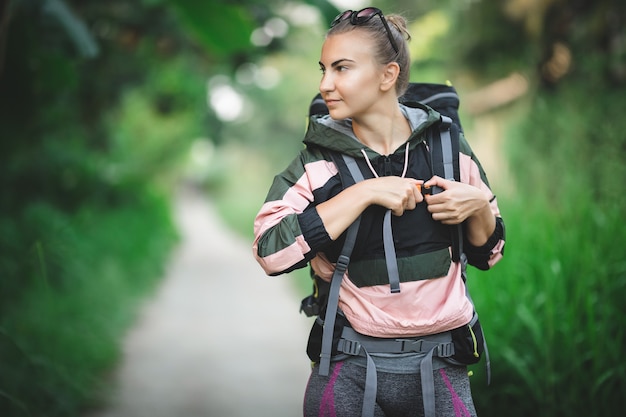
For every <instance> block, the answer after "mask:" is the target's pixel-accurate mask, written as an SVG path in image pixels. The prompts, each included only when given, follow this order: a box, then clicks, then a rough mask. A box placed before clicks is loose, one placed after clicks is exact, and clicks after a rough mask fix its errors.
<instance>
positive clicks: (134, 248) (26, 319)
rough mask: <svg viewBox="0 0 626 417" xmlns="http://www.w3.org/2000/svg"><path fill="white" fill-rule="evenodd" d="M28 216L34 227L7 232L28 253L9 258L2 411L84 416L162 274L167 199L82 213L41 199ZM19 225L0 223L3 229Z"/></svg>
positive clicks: (0, 332) (168, 230) (0, 346)
mask: <svg viewBox="0 0 626 417" xmlns="http://www.w3.org/2000/svg"><path fill="white" fill-rule="evenodd" d="M137 213H141V215H139V216H138V215H137ZM24 220H25V223H24V224H28V225H30V230H28V231H26V230H20V231H19V232H18V231H17V230H15V229H14V230H13V231H12V232H13V233H11V234H9V235H5V234H4V233H3V236H2V237H3V239H6V241H11V242H12V243H13V245H14V246H15V247H18V248H24V249H26V250H27V252H26V253H24V254H22V255H21V256H17V257H16V258H14V259H8V258H6V257H5V258H4V259H3V265H2V272H3V280H2V285H3V288H2V292H1V294H2V296H3V298H2V307H3V308H2V319H1V320H0V357H2V362H3V372H2V373H1V374H0V387H1V390H0V391H1V392H0V410H1V411H2V414H3V415H10V416H42V417H43V416H70V415H77V414H79V411H80V410H81V408H82V407H84V404H85V403H86V402H89V401H94V400H96V399H97V398H94V392H97V390H96V388H97V387H99V379H100V375H101V373H102V372H103V371H104V370H106V369H108V368H109V367H111V366H112V365H113V363H114V361H115V360H116V359H117V357H118V352H119V350H118V346H117V343H116V341H117V340H119V339H120V338H121V336H122V335H123V333H124V330H125V329H126V328H127V327H128V325H129V324H130V321H131V319H132V317H133V316H134V314H135V310H136V308H137V306H138V305H139V303H138V301H139V300H141V299H142V298H143V297H144V296H145V294H146V293H149V292H150V291H151V290H152V288H153V287H154V285H155V284H156V283H157V282H158V279H159V278H160V277H161V276H162V273H163V268H162V266H163V259H165V258H166V257H167V254H168V252H169V250H170V248H171V245H172V242H173V241H174V239H175V235H174V229H173V225H172V224H171V221H170V214H169V206H168V205H167V203H166V202H165V201H164V200H163V199H162V197H158V196H151V195H149V194H145V195H143V196H141V197H139V198H138V201H137V202H136V204H134V205H128V206H125V207H120V208H118V209H117V210H115V211H111V210H109V209H107V208H98V207H84V208H81V209H80V210H78V211H77V212H76V213H75V214H74V215H67V214H65V213H63V212H62V211H60V210H58V209H56V208H54V207H52V206H50V205H49V204H47V203H33V204H32V205H30V206H28V207H27V208H26V210H25V211H24ZM11 226H12V222H11V221H7V220H3V221H2V222H0V227H2V229H3V230H4V231H6V230H7V229H10V228H11ZM3 243H4V242H3ZM3 247H5V248H6V246H4V245H3ZM20 263H27V264H30V265H28V268H26V269H24V268H23V266H24V265H22V268H20V267H19V264H20ZM28 278H30V280H28ZM24 279H27V281H26V282H24ZM16 293H19V294H20V296H19V297H15V296H16ZM9 295H11V296H13V297H12V298H8V297H7V296H9ZM5 297H7V298H5Z"/></svg>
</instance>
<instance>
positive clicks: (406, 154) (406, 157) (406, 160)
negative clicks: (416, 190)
mask: <svg viewBox="0 0 626 417" xmlns="http://www.w3.org/2000/svg"><path fill="white" fill-rule="evenodd" d="M361 153H362V154H363V156H364V157H365V162H367V166H368V167H369V168H370V171H372V174H374V177H376V178H378V174H377V173H376V170H374V167H373V166H372V163H371V162H370V159H369V158H368V157H367V153H365V149H361ZM408 169H409V142H407V143H406V147H405V149H404V169H403V170H402V175H400V177H402V178H404V177H405V176H406V172H407V170H408Z"/></svg>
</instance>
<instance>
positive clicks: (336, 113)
mask: <svg viewBox="0 0 626 417" xmlns="http://www.w3.org/2000/svg"><path fill="white" fill-rule="evenodd" d="M373 49H374V43H373V41H372V40H371V39H370V38H369V37H368V36H367V35H366V34H364V33H363V32H362V31H360V30H358V29H357V30H353V31H350V32H346V33H340V34H334V35H331V36H329V37H327V38H326V40H325V41H324V44H323V45H322V54H321V57H320V69H321V70H322V74H323V75H322V80H321V82H320V93H321V94H322V97H323V98H324V101H325V102H326V105H327V106H328V110H329V113H330V116H331V117H332V118H333V119H346V118H353V119H358V118H359V116H362V115H364V114H366V113H367V112H368V111H370V110H371V109H372V106H373V105H374V104H376V102H377V101H378V100H379V99H380V94H381V90H380V88H379V87H380V84H381V82H382V79H383V78H382V74H383V66H382V65H380V64H379V63H377V62H376V60H375V58H374V53H373Z"/></svg>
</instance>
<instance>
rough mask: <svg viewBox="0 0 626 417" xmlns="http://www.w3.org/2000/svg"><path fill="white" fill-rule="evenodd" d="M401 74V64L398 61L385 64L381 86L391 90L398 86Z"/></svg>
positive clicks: (385, 89) (383, 88) (384, 89)
mask: <svg viewBox="0 0 626 417" xmlns="http://www.w3.org/2000/svg"><path fill="white" fill-rule="evenodd" d="M399 75H400V65H398V63H397V62H390V63H388V64H387V65H385V68H384V69H383V73H382V79H381V84H380V88H381V90H383V91H385V92H386V91H389V90H390V89H392V88H395V86H396V80H397V79H398V76H399Z"/></svg>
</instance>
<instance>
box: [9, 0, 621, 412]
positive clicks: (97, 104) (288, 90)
mask: <svg viewBox="0 0 626 417" xmlns="http://www.w3.org/2000/svg"><path fill="white" fill-rule="evenodd" d="M370 5H371V6H377V7H379V8H381V9H382V10H383V11H384V12H386V13H387V14H389V13H391V12H397V13H402V14H403V15H404V16H405V17H407V19H408V20H409V21H410V31H411V34H412V37H413V39H412V41H411V48H412V57H413V66H412V77H411V78H412V81H424V82H436V83H443V82H446V81H447V80H449V81H451V82H452V83H453V84H454V86H455V87H456V88H457V90H458V92H459V94H460V96H461V109H460V110H461V116H462V120H463V125H464V128H465V131H466V136H467V138H468V140H469V142H470V144H471V146H472V147H473V149H474V151H475V152H476V153H477V155H478V157H479V158H480V160H481V162H482V164H483V166H484V168H485V170H486V172H487V175H488V177H489V179H490V181H491V185H492V187H493V188H494V190H495V193H496V194H497V196H498V199H499V203H500V207H501V209H502V212H503V216H504V218H505V222H506V226H507V248H506V256H505V258H504V260H503V261H502V262H501V263H500V264H498V265H497V267H496V268H494V269H493V270H491V271H489V272H487V273H483V272H478V271H476V270H470V287H471V291H472V295H473V298H474V301H475V303H476V304H477V309H478V311H479V313H480V315H481V321H482V322H483V325H484V328H485V332H486V337H487V340H488V342H489V347H490V353H491V363H492V373H493V375H492V384H491V386H487V385H486V383H485V371H484V368H483V364H479V365H477V366H476V367H475V369H473V370H474V374H475V376H474V379H473V381H474V382H473V390H474V396H475V402H476V405H477V409H478V412H479V415H481V416H483V417H486V416H502V415H507V416H511V417H514V416H528V415H533V416H570V415H580V416H613V415H619V414H620V413H623V404H624V396H625V395H626V361H624V360H623V353H624V349H625V348H626V343H625V342H626V319H625V318H624V317H626V314H625V313H626V302H625V301H624V300H625V299H626V256H625V255H624V245H625V244H626V225H625V222H624V216H625V215H626V197H625V195H624V191H625V187H624V184H625V183H626V166H625V164H624V162H623V161H624V159H625V158H626V137H625V136H626V134H625V133H624V132H625V131H626V118H625V117H624V116H623V113H624V110H625V109H626V3H625V2H623V1H618V0H597V1H594V2H590V1H586V0H534V1H529V0H506V1H501V0H443V1H442V0H421V1H419V2H415V1H409V0H398V1H391V0H389V1H382V0H380V1H378V0H376V1H374V0H373V1H371V2H369V3H365V2H364V1H361V0H335V1H327V0H293V1H286V0H262V1H261V0H236V1H228V2H227V1H226V0H224V1H217V0H209V1H193V0H109V1H106V2H105V1H96V0H81V1H78V0H3V1H0V16H1V17H0V187H1V188H0V415H2V416H22V415H23V416H64V417H66V416H74V415H80V413H81V410H84V409H85V408H86V407H88V406H92V405H93V404H94V402H97V400H98V398H99V392H100V390H101V388H102V385H103V383H104V378H105V375H107V372H109V371H110V370H111V369H112V368H113V367H115V365H116V364H117V363H118V362H119V360H120V355H121V350H120V344H121V339H122V338H123V335H124V334H125V332H126V331H127V330H128V328H129V326H131V324H132V323H133V322H134V320H135V319H136V315H137V309H138V305H139V304H140V303H141V302H142V300H145V299H146V298H147V297H149V296H150V295H151V294H153V292H154V290H155V288H157V287H158V285H159V283H160V278H161V277H162V276H163V273H164V269H165V267H166V264H167V260H168V256H169V254H170V252H171V251H172V249H173V248H174V247H175V246H176V244H177V242H178V240H179V235H178V233H177V230H176V227H175V225H174V222H173V221H172V206H173V199H174V198H175V195H176V191H177V190H178V189H179V188H180V187H181V186H183V185H184V186H186V187H189V186H193V187H194V188H195V189H196V190H199V191H200V192H201V193H202V195H204V196H206V198H207V199H210V200H211V202H212V204H214V206H215V207H216V210H217V212H218V213H219V214H220V217H221V219H222V221H223V222H224V223H225V224H226V225H228V227H230V228H231V229H232V230H234V231H235V232H236V233H238V234H239V235H240V236H242V237H243V238H245V239H248V240H249V241H250V242H251V239H252V220H253V218H254V215H255V214H256V212H257V210H258V209H259V207H260V206H261V204H262V203H263V200H264V197H265V192H266V191H267V189H268V187H269V185H270V184H271V181H272V177H273V175H274V173H276V172H278V171H279V170H282V169H283V167H285V166H286V164H287V163H288V162H289V161H290V160H291V158H292V157H293V156H294V155H295V153H296V152H297V151H298V150H299V149H300V148H301V147H302V143H301V140H302V135H303V132H304V129H305V117H306V115H307V112H308V104H309V102H310V100H311V98H312V97H313V95H314V94H315V93H316V92H317V86H318V82H319V80H320V73H319V67H318V64H317V61H318V59H319V48H320V46H321V43H322V41H323V36H324V33H325V31H326V28H327V26H328V23H329V22H330V21H331V20H332V18H333V17H334V16H335V15H336V14H337V13H338V12H339V11H342V10H343V9H347V8H353V9H358V8H362V7H365V6H370ZM214 238H215V239H219V236H215V237H214ZM246 256H251V255H250V254H249V253H247V254H246ZM293 275H294V278H295V279H293V280H292V281H293V293H294V298H295V299H299V298H301V297H302V296H304V295H306V293H307V291H308V290H309V289H310V280H309V279H308V277H307V273H306V271H304V272H303V273H295V274H293ZM112 305H114V306H115V308H111V306H112ZM288 313H289V312H286V314H288ZM293 314H297V312H295V311H294V312H293ZM86 330H88V331H86ZM78 334H80V335H81V337H80V338H78V337H77V335H78ZM304 343H305V341H304V340H303V341H302V344H303V345H304ZM303 360H306V358H305V357H304V355H303Z"/></svg>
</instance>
